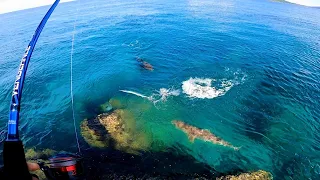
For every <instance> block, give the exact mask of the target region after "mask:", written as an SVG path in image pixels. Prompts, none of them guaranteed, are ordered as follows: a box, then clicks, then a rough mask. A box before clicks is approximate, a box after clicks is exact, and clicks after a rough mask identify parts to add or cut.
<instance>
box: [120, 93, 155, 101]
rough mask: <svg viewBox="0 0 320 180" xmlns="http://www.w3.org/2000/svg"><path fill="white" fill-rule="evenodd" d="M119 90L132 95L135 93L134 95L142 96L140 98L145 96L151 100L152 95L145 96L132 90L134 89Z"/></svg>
mask: <svg viewBox="0 0 320 180" xmlns="http://www.w3.org/2000/svg"><path fill="white" fill-rule="evenodd" d="M119 91H121V92H124V93H128V94H133V95H136V96H139V97H142V98H145V99H148V100H150V101H151V100H152V97H151V96H150V97H148V96H145V95H143V94H140V93H137V92H134V91H128V90H119Z"/></svg>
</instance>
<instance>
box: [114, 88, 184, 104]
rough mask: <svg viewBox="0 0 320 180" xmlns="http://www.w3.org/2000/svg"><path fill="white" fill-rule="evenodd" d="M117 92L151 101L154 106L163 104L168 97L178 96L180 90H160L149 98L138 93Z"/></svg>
mask: <svg viewBox="0 0 320 180" xmlns="http://www.w3.org/2000/svg"><path fill="white" fill-rule="evenodd" d="M119 91H121V92H124V93H128V94H133V95H136V96H139V97H142V98H145V99H148V100H149V101H152V102H153V103H154V104H156V103H158V102H160V101H161V102H165V101H166V100H167V98H168V97H169V96H179V95H180V90H176V89H173V88H169V89H166V88H160V90H159V91H157V93H154V94H152V95H151V96H145V95H143V94H140V93H137V92H134V91H129V90H119Z"/></svg>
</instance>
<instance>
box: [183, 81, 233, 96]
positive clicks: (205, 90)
mask: <svg viewBox="0 0 320 180" xmlns="http://www.w3.org/2000/svg"><path fill="white" fill-rule="evenodd" d="M216 81H217V80H215V79H209V78H204V79H201V78H190V79H189V80H187V81H184V82H182V90H183V93H185V94H187V95H188V96H189V97H193V98H201V99H205V98H207V99H213V98H216V97H219V96H223V95H225V94H226V93H227V92H228V91H229V90H230V89H231V88H232V87H233V86H234V83H233V81H231V80H227V79H222V80H220V81H219V82H218V84H219V86H218V87H214V86H212V82H216Z"/></svg>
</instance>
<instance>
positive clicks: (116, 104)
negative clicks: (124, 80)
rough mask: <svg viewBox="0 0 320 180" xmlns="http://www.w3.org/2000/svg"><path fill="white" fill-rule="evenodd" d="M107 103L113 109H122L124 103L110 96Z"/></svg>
mask: <svg viewBox="0 0 320 180" xmlns="http://www.w3.org/2000/svg"><path fill="white" fill-rule="evenodd" d="M109 104H110V105H111V107H112V108H114V109H122V108H124V105H123V104H122V103H121V101H120V100H119V99H117V98H111V99H110V100H109Z"/></svg>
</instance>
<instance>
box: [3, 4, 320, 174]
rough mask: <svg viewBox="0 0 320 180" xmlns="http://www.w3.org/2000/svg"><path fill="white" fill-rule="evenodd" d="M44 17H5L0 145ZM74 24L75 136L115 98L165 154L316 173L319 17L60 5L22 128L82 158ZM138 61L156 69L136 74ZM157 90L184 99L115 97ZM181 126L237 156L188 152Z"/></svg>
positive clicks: (235, 7)
mask: <svg viewBox="0 0 320 180" xmlns="http://www.w3.org/2000/svg"><path fill="white" fill-rule="evenodd" d="M48 8H49V7H48V6H46V7H40V8H34V9H28V10H23V11H18V12H13V13H8V14H1V15H0V24H1V28H0V50H1V56H0V101H1V104H0V127H1V136H2V140H3V139H4V138H5V133H6V122H7V118H8V107H9V101H10V95H11V89H12V87H13V82H14V79H15V76H16V71H17V67H18V65H19V61H20V58H21V57H22V54H23V52H24V50H25V48H26V46H27V44H28V42H29V40H30V39H31V37H32V35H33V32H34V30H35V29H36V27H37V25H38V23H39V22H40V21H41V19H42V17H43V15H44V14H45V12H46V11H47V9H48ZM77 9H78V13H77ZM76 19H77V20H76ZM75 20H76V32H75V41H74V44H75V46H74V57H73V60H74V62H73V69H74V72H73V76H74V77H73V80H74V97H75V110H76V121H77V126H78V131H79V124H80V122H81V121H82V120H83V119H85V118H87V117H92V116H95V115H96V111H95V109H97V108H98V107H99V105H100V104H102V103H104V102H106V101H108V100H109V99H110V98H112V97H117V98H119V99H121V100H122V101H124V102H126V108H127V109H129V110H130V111H132V112H133V113H134V114H135V115H136V121H137V125H138V126H140V128H141V129H143V131H146V132H148V133H149V134H151V135H152V141H153V142H154V144H161V146H164V147H165V149H162V151H165V152H169V151H170V152H174V153H176V154H178V155H186V156H189V157H193V158H194V160H195V161H197V162H201V163H204V164H206V165H208V166H209V167H210V168H212V169H215V170H217V171H219V172H222V173H225V172H232V171H238V170H241V171H253V170H259V169H262V170H266V171H269V172H271V173H272V174H273V176H274V178H275V179H290V178H291V179H308V178H309V179H317V177H319V176H320V148H319V147H320V136H319V130H320V123H319V118H320V103H319V98H320V90H319V89H320V9H319V8H309V7H304V6H299V5H294V4H289V3H279V2H273V1H266V0H225V1H210V0H201V1H196V0H189V1H187V0H177V1H174V2H172V1H169V0H165V1H163V0H161V1H160V0H151V1H144V0H142V1H141V0H139V1H136V0H133V1H132V0H131V1H129V0H128V1H127V0H126V1H114V0H112V1H107V2H106V1H102V0H93V1H87V0H81V1H80V2H79V1H78V2H70V3H63V4H60V5H59V6H58V7H57V9H56V11H55V12H54V13H53V15H52V17H51V18H50V19H49V21H48V23H47V25H46V27H45V29H44V30H43V33H42V35H41V36H40V39H39V41H38V44H37V46H36V48H35V50H34V53H33V56H32V59H31V63H30V65H29V69H28V73H27V78H26V82H25V86H24V92H23V98H22V101H23V104H22V107H21V109H22V112H21V126H20V129H21V136H22V139H23V141H24V143H25V146H26V147H27V148H31V147H37V148H38V149H42V148H43V149H44V148H51V149H55V150H65V151H76V150H77V148H76V143H75V138H74V131H73V121H72V112H71V106H70V105H71V104H70V51H71V39H72V33H73V24H74V22H75ZM136 57H141V58H143V59H145V60H146V61H148V62H149V63H150V64H152V65H153V66H154V71H152V72H150V71H147V70H144V69H142V68H141V67H139V65H138V64H137V61H136V59H135V58H136ZM190 78H198V79H202V80H204V79H211V80H212V81H213V80H216V82H213V85H215V83H217V84H219V82H229V83H231V86H230V88H229V89H226V87H228V86H225V87H218V86H216V87H217V88H222V89H224V90H225V91H226V92H225V93H223V94H220V95H219V96H217V97H214V98H204V99H202V98H197V97H190V94H186V93H184V91H183V90H184V89H183V88H182V85H183V84H182V83H183V82H186V81H187V80H189V79H190ZM188 87H189V86H188ZM160 88H166V89H171V90H179V91H180V95H178V96H170V97H168V98H167V101H163V102H162V101H161V102H158V103H156V104H155V105H154V104H153V103H152V102H150V101H148V100H146V99H143V98H140V97H138V96H134V95H132V94H125V93H122V92H119V90H122V89H125V90H130V91H134V92H138V93H141V94H143V95H146V96H151V95H152V94H157V93H158V92H157V91H159V89H160ZM189 88H190V87H189ZM189 90H190V89H189ZM193 92H194V93H196V92H195V91H193ZM200 94H201V93H200ZM175 119H179V120H182V121H184V122H187V123H189V124H191V125H193V126H197V127H199V128H203V129H209V130H210V131H211V132H213V133H214V134H216V135H218V136H219V137H221V138H223V139H224V140H227V141H228V142H230V143H232V144H233V145H235V146H239V147H241V148H240V150H239V151H233V150H231V149H228V148H224V147H220V146H216V145H212V144H210V143H207V142H204V141H200V140H196V141H195V142H194V143H190V142H189V141H188V138H187V136H186V135H185V134H184V133H182V132H181V131H179V130H177V129H176V128H175V127H174V126H173V125H172V124H171V121H172V120H175ZM80 140H81V142H80V143H81V147H82V148H83V149H88V148H89V146H88V145H87V144H86V142H85V141H84V140H83V139H82V138H81V139H80ZM154 151H156V150H154ZM152 152H153V150H150V153H151V157H152ZM169 162H170V161H165V162H163V166H164V167H166V166H169V164H168V163H169ZM170 166H171V164H170ZM189 168H190V169H188V168H186V169H185V171H187V172H188V171H189V170H190V171H192V166H191V167H189Z"/></svg>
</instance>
